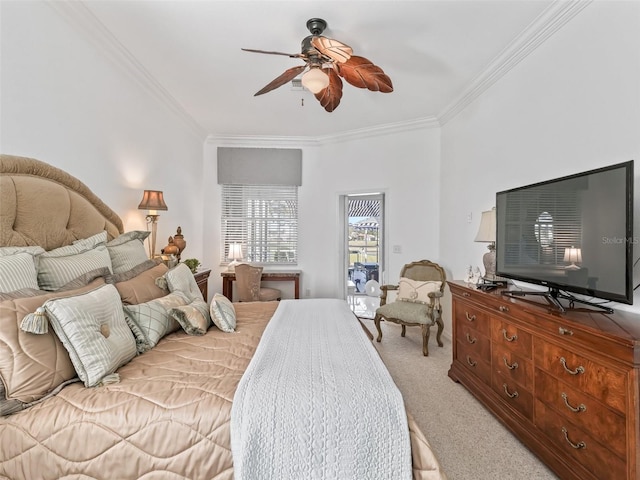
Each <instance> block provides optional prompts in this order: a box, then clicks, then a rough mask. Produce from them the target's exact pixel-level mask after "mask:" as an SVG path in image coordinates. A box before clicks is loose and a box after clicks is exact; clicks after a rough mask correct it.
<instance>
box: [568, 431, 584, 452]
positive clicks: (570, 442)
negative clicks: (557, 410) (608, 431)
mask: <svg viewBox="0 0 640 480" xmlns="http://www.w3.org/2000/svg"><path fill="white" fill-rule="evenodd" d="M562 433H564V439H565V440H566V441H567V443H568V444H569V445H571V446H572V447H573V448H575V449H576V450H580V449H581V448H587V444H586V443H584V442H578V443H573V442H572V441H571V440H569V434H568V433H567V429H566V428H564V427H562Z"/></svg>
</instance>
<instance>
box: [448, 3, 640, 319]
mask: <svg viewBox="0 0 640 480" xmlns="http://www.w3.org/2000/svg"><path fill="white" fill-rule="evenodd" d="M638 132H640V2H613V1H610V2H609V1H607V2H603V1H596V2H593V3H592V4H590V5H588V6H587V7H586V8H585V9H584V10H583V11H582V12H580V13H579V14H578V15H577V16H576V17H575V18H573V19H572V20H571V21H570V22H569V23H568V24H566V25H565V26H564V27H562V28H561V29H560V30H559V31H558V32H556V33H555V34H554V35H553V36H552V37H551V38H549V39H548V40H547V41H546V42H545V43H544V44H542V45H541V46H540V47H539V48H538V49H537V50H536V51H534V53H533V54H532V55H530V56H528V57H527V58H525V59H524V60H523V61H522V62H521V63H520V64H518V65H517V66H516V67H515V68H514V69H513V70H512V71H510V72H509V73H508V74H507V75H506V76H505V77H503V78H502V79H501V80H499V81H498V82H497V83H496V84H495V85H493V86H492V87H491V88H490V89H489V90H488V91H486V92H485V93H484V94H483V95H482V96H481V97H479V98H478V99H476V100H475V101H474V102H473V103H472V104H471V105H470V106H469V107H468V108H466V109H465V110H464V111H462V112H461V113H460V114H459V115H458V116H456V117H454V118H453V119H452V120H451V121H449V122H448V123H447V124H445V125H444V126H443V128H442V165H443V168H442V177H441V178H442V197H441V198H442V213H441V215H442V220H441V223H440V245H441V250H440V252H441V257H442V259H443V260H444V261H445V262H446V265H447V267H448V268H449V269H450V270H451V271H452V272H453V276H454V277H455V278H458V279H461V278H463V276H464V274H465V269H466V267H467V266H468V265H469V264H473V265H481V264H482V255H483V254H484V252H485V251H486V245H484V244H476V243H474V241H473V239H474V237H475V235H476V233H477V230H478V225H479V221H480V213H481V212H482V210H486V209H488V208H491V207H492V206H493V205H494V204H495V192H496V191H500V190H504V189H508V188H512V187H518V186H521V185H525V184H529V183H533V182H536V181H542V180H547V179H551V178H554V177H558V176H562V175H568V174H573V173H578V172H581V171H585V170H589V169H591V168H597V167H602V166H606V165H611V164H614V163H618V162H623V161H626V160H630V159H635V160H636V161H640V135H638ZM638 175H640V163H638V162H636V179H637V178H638ZM635 208H636V210H638V211H640V205H639V204H638V202H637V201H636V205H635ZM469 213H472V217H473V219H472V221H471V223H468V222H467V216H468V214H469ZM639 226H640V225H639ZM637 230H638V229H637V228H636V231H637ZM636 237H637V236H636ZM638 254H640V253H639V252H638V250H637V249H636V253H635V255H636V256H637V255H638ZM634 303H636V305H634V306H633V307H631V309H633V310H636V311H640V297H639V296H638V295H636V299H635V302H634ZM620 308H627V307H623V306H620Z"/></svg>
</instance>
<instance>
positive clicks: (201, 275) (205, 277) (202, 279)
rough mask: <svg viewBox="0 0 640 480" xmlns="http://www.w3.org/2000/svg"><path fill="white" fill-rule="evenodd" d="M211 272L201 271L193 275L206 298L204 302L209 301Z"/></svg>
mask: <svg viewBox="0 0 640 480" xmlns="http://www.w3.org/2000/svg"><path fill="white" fill-rule="evenodd" d="M210 273H211V270H210V269H208V270H200V271H198V272H196V273H194V274H193V277H194V278H195V279H196V283H197V284H198V288H199V289H200V291H201V292H202V296H203V297H204V301H205V302H206V301H207V293H208V290H209V274H210Z"/></svg>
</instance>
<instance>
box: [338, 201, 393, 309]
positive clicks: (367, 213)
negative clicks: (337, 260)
mask: <svg viewBox="0 0 640 480" xmlns="http://www.w3.org/2000/svg"><path fill="white" fill-rule="evenodd" d="M345 209H346V215H345V220H346V225H345V229H344V231H345V232H346V239H345V241H346V242H345V243H346V246H345V252H346V255H345V261H344V263H345V273H346V277H347V283H346V288H347V291H346V296H347V301H348V303H349V306H350V308H351V309H352V310H353V311H354V312H355V313H356V315H358V316H360V317H367V318H369V317H370V318H373V317H374V315H375V311H376V308H378V306H379V304H380V298H379V295H380V288H379V286H380V283H381V282H382V272H383V271H384V245H383V239H384V193H378V192H377V193H367V194H350V195H346V199H345Z"/></svg>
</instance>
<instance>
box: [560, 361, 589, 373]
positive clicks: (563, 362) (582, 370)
mask: <svg viewBox="0 0 640 480" xmlns="http://www.w3.org/2000/svg"><path fill="white" fill-rule="evenodd" d="M560 363H561V364H562V366H563V368H564V369H565V371H566V372H567V373H568V374H570V375H578V374H579V373H584V367H583V366H582V365H580V366H579V367H578V368H576V369H575V370H571V369H570V368H569V367H567V360H566V359H565V358H564V357H560Z"/></svg>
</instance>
